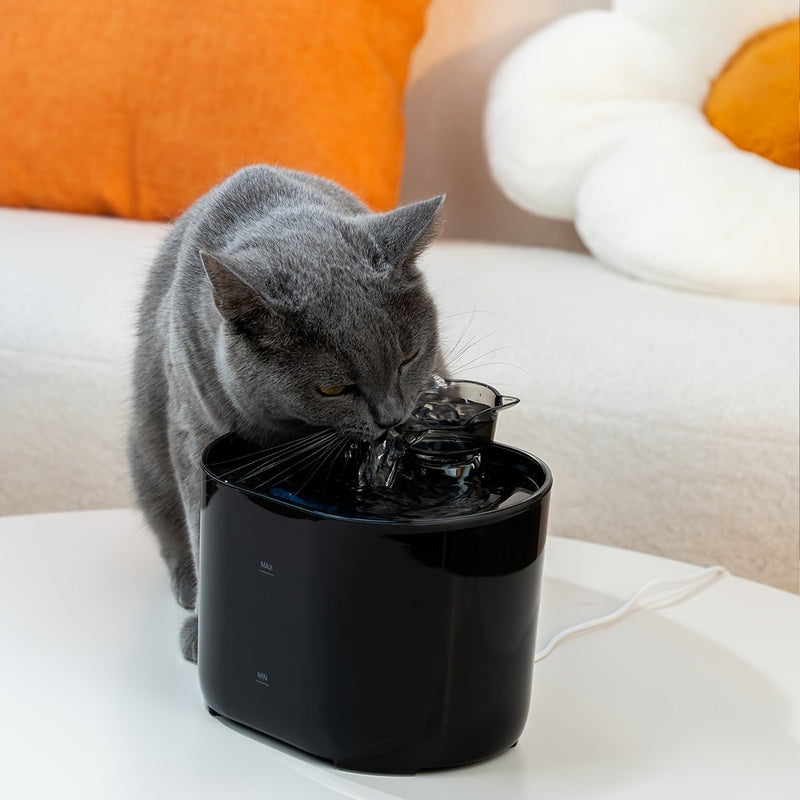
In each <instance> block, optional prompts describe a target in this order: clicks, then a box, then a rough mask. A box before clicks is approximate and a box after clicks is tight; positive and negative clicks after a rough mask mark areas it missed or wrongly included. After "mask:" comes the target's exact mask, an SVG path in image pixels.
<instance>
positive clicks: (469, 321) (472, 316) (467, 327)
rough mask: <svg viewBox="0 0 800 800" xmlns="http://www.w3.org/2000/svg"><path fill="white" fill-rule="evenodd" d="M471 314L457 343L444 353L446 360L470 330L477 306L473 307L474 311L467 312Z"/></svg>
mask: <svg viewBox="0 0 800 800" xmlns="http://www.w3.org/2000/svg"><path fill="white" fill-rule="evenodd" d="M467 313H469V314H470V317H469V319H468V320H467V324H466V325H465V326H464V328H463V330H462V331H461V335H460V336H459V337H458V339H457V340H456V343H455V344H454V345H453V346H452V347H451V348H450V349H449V350H448V351H447V352H446V353H445V354H444V356H443V358H444V360H445V361H447V359H448V358H449V357H450V356H451V355H452V353H453V350H455V348H456V347H458V346H459V345H460V344H461V342H462V341H463V340H464V337H465V336H466V335H467V333H468V332H469V329H470V326H471V325H472V322H473V320H474V319H475V308H474V307H473V309H472V312H467Z"/></svg>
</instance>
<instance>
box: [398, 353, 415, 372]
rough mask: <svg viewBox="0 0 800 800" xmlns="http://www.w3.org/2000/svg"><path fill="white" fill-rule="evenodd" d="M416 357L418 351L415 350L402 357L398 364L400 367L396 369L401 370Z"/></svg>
mask: <svg viewBox="0 0 800 800" xmlns="http://www.w3.org/2000/svg"><path fill="white" fill-rule="evenodd" d="M418 355H419V350H415V351H414V352H413V353H409V354H408V355H405V356H403V360H402V361H401V362H400V367H398V369H402V368H403V367H404V366H405V365H406V364H410V363H411V362H412V361H413V360H414V359H415V358H416V357H417V356H418Z"/></svg>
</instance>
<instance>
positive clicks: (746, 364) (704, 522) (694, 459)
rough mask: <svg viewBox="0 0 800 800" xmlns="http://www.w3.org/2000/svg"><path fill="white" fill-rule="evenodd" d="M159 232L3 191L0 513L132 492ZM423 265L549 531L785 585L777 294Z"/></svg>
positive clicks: (783, 342) (790, 449) (515, 254)
mask: <svg viewBox="0 0 800 800" xmlns="http://www.w3.org/2000/svg"><path fill="white" fill-rule="evenodd" d="M165 230H166V228H165V226H164V225H160V224H152V223H141V222H130V221H124V220H115V219H108V218H93V217H86V216H77V215H75V216H72V215H66V214H54V213H50V212H44V211H21V210H11V209H1V210H0V270H2V282H3V292H2V294H0V320H2V324H0V410H1V411H2V415H0V420H2V421H1V422H0V442H2V450H0V475H2V481H0V512H2V513H6V514H8V513H23V512H32V511H45V510H56V509H68V508H97V507H108V506H125V505H128V504H130V502H131V496H130V492H129V488H128V482H127V476H126V467H125V460H124V432H125V425H126V417H127V413H128V398H129V389H128V369H129V364H130V360H131V352H132V345H133V340H132V332H133V322H134V317H135V309H136V305H137V302H138V298H139V294H140V292H141V289H142V284H143V280H144V276H145V273H146V269H147V263H148V261H149V259H150V257H151V256H152V254H153V252H154V251H155V249H156V247H157V245H158V243H159V241H160V239H161V237H162V236H163V235H164V231H165ZM424 268H425V271H426V273H427V275H428V277H429V281H430V284H431V286H432V288H433V290H434V292H435V295H436V298H437V301H438V303H439V307H440V310H441V314H442V324H443V327H444V329H445V336H446V337H447V338H448V339H451V340H457V339H458V338H459V336H461V334H462V333H463V332H464V329H465V328H467V330H466V334H465V339H464V341H465V342H466V341H469V340H470V339H471V338H476V339H478V340H479V342H478V344H476V345H475V346H474V348H472V349H468V350H466V351H465V352H464V353H460V354H458V355H457V357H456V358H455V359H454V360H455V365H456V366H457V365H458V364H459V363H463V364H464V365H465V366H464V367H463V368H462V369H456V372H457V374H459V375H463V376H468V377H474V378H478V379H483V380H487V381H489V382H493V383H495V384H496V385H498V387H499V388H501V389H502V390H503V391H504V392H506V393H509V394H516V395H517V396H519V397H521V398H522V401H523V402H522V403H520V405H519V406H517V407H516V408H514V409H512V410H509V411H507V412H504V415H503V417H502V418H501V422H500V425H499V432H498V438H499V439H501V440H502V441H505V442H508V443H510V444H514V445H517V446H520V447H523V448H525V449H528V450H531V451H533V452H535V453H537V454H538V455H540V456H541V457H543V458H544V459H545V460H546V461H547V462H548V463H549V464H550V466H551V467H552V469H553V473H554V476H555V488H554V492H553V500H552V507H551V531H552V533H554V534H559V535H562V536H573V537H578V538H583V539H590V540H592V541H599V542H606V543H611V544H616V545H623V546H626V547H632V548H636V549H641V550H645V551H648V552H653V553H658V554H664V555H670V556H673V557H677V558H682V559H687V560H690V561H695V562H698V563H709V562H722V563H723V564H725V565H726V566H728V567H729V568H730V569H731V570H733V571H734V572H735V573H737V574H740V575H744V576H747V577H750V578H754V579H756V580H761V581H766V582H769V583H773V584H775V585H777V586H781V587H784V588H788V589H795V590H796V587H797V524H798V521H797V508H798V505H797V464H798V444H797V442H798V439H797V414H798V411H797V409H798V406H797V402H798V399H797V381H796V378H797V362H798V354H797V339H796V333H797V310H796V309H795V308H791V307H786V306H774V305H768V304H759V303H743V302H739V301H732V300H724V299H721V298H713V297H704V296H701V295H694V294H687V293H683V292H678V291H673V290H669V289H664V288H661V287H658V286H655V285H650V284H646V283H639V282H636V281H633V280H631V279H629V278H627V277H624V276H621V275H618V274H615V273H613V272H611V271H609V270H607V269H605V268H604V267H602V266H600V265H599V264H597V263H596V262H595V261H594V260H593V259H592V258H590V257H588V256H585V255H581V254H575V253H567V252H560V251H556V250H546V249H541V248H531V247H511V246H505V245H497V244H482V243H469V242H464V241H441V242H439V243H437V244H436V245H434V246H433V248H432V249H431V250H430V251H429V252H428V254H427V255H426V256H425V258H424ZM473 312H474V313H473ZM483 337H485V338H483ZM460 347H461V346H460V345H457V346H456V352H458V350H459V349H460ZM495 348H503V349H501V350H495Z"/></svg>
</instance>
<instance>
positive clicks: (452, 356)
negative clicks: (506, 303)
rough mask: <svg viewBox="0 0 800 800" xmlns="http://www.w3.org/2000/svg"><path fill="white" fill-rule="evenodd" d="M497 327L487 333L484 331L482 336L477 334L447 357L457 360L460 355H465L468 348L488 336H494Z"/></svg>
mask: <svg viewBox="0 0 800 800" xmlns="http://www.w3.org/2000/svg"><path fill="white" fill-rule="evenodd" d="M499 329H500V328H499V326H498V327H497V328H495V329H494V330H491V331H489V332H488V333H484V334H483V335H482V336H478V337H475V338H473V339H472V340H471V341H470V342H468V343H467V344H466V345H464V347H462V348H461V349H460V350H459V351H458V352H457V353H453V354H451V355H450V356H449V358H451V359H452V360H453V361H458V360H459V359H460V358H461V357H463V356H465V355H467V352H468V351H469V350H471V349H472V348H473V347H476V346H477V345H479V344H480V343H481V342H483V341H485V340H486V339H488V338H489V337H490V336H494V335H495V334H496V333H497V331H498V330H499ZM489 352H494V351H493V350H490V351H489Z"/></svg>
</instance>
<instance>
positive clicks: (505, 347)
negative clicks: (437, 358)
mask: <svg viewBox="0 0 800 800" xmlns="http://www.w3.org/2000/svg"><path fill="white" fill-rule="evenodd" d="M509 349H511V345H502V346H500V347H493V348H492V349H491V350H486V351H485V352H484V353H481V354H480V355H479V356H475V357H474V358H470V359H468V360H467V361H459V362H458V365H457V369H464V368H465V367H470V366H472V365H473V364H474V363H475V362H476V361H480V360H482V359H484V358H486V356H490V355H491V354H492V353H498V352H500V351H501V350H509Z"/></svg>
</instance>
